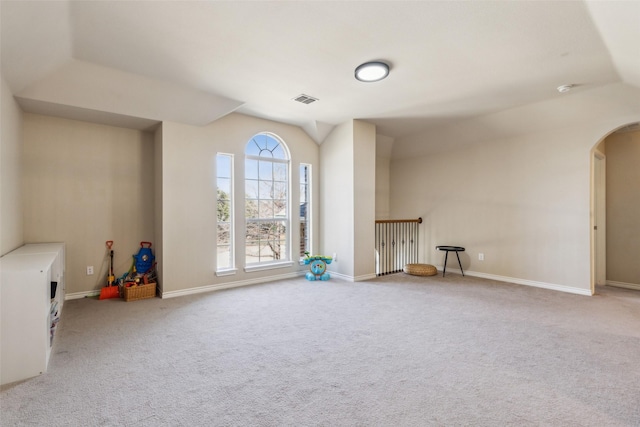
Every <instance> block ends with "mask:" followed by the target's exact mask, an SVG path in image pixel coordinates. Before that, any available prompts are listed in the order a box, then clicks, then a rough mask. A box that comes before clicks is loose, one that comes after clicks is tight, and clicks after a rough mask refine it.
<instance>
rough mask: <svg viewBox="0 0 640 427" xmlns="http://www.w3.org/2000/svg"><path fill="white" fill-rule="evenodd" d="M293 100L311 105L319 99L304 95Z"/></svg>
mask: <svg viewBox="0 0 640 427" xmlns="http://www.w3.org/2000/svg"><path fill="white" fill-rule="evenodd" d="M293 100H294V101H298V102H302V103H303V104H311V103H312V102H316V101H317V100H318V98H314V97H313V96H309V95H305V94H304V93H303V94H302V95H298V96H296V97H295V98H293Z"/></svg>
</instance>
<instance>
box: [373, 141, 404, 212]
mask: <svg viewBox="0 0 640 427" xmlns="http://www.w3.org/2000/svg"><path fill="white" fill-rule="evenodd" d="M392 149H393V138H389V137H388V136H384V135H376V219H391V217H390V208H389V190H390V189H389V183H390V179H391V177H390V175H389V171H390V168H391V150H392ZM396 219H402V218H396Z"/></svg>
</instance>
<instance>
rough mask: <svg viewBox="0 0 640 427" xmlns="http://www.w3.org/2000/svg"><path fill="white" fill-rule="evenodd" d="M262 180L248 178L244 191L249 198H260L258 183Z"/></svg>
mask: <svg viewBox="0 0 640 427" xmlns="http://www.w3.org/2000/svg"><path fill="white" fill-rule="evenodd" d="M259 182H260V181H257V180H252V179H248V180H246V181H245V184H244V193H245V197H246V198H247V199H257V198H258V185H259Z"/></svg>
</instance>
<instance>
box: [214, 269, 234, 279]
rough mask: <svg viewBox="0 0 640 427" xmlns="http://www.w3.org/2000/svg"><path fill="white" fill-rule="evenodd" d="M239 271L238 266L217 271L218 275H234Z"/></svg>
mask: <svg viewBox="0 0 640 427" xmlns="http://www.w3.org/2000/svg"><path fill="white" fill-rule="evenodd" d="M237 271H238V269H237V268H229V269H227V270H218V271H216V276H218V277H221V276H233V275H234V274H236V272H237Z"/></svg>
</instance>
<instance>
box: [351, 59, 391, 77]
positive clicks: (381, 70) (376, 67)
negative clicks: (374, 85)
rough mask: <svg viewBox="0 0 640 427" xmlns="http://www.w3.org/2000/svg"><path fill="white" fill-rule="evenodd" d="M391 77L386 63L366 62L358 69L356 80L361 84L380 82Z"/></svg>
mask: <svg viewBox="0 0 640 427" xmlns="http://www.w3.org/2000/svg"><path fill="white" fill-rule="evenodd" d="M388 75H389V66H388V65H387V64H385V63H384V62H379V61H372V62H365V63H364V64H362V65H359V66H358V68H356V72H355V76H356V79H358V80H360V81H361V82H379V81H380V80H382V79H384V78H386V77H387V76H388Z"/></svg>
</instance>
